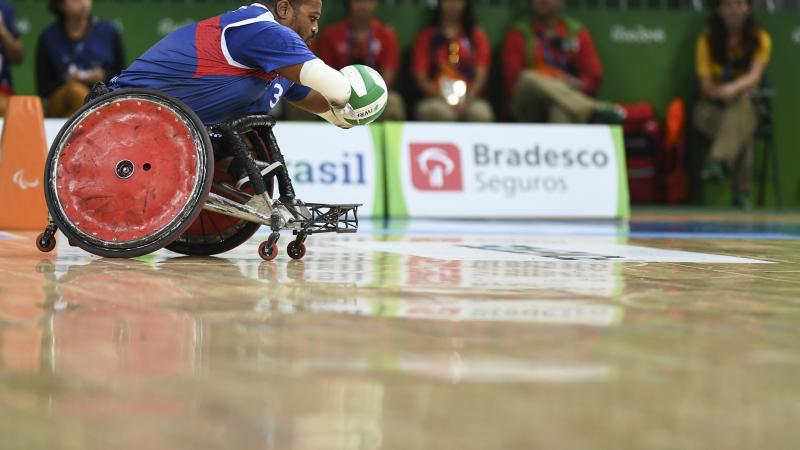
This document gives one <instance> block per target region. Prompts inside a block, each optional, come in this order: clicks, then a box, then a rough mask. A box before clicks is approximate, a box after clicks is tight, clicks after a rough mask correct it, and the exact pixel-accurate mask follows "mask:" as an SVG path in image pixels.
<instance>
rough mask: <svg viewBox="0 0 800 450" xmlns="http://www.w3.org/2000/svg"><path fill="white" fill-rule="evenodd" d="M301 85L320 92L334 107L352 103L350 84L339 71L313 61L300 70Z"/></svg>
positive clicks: (316, 60)
mask: <svg viewBox="0 0 800 450" xmlns="http://www.w3.org/2000/svg"><path fill="white" fill-rule="evenodd" d="M300 84H302V85H303V86H308V87H310V88H311V89H313V90H315V91H317V92H319V93H320V94H321V95H322V96H323V97H325V99H326V100H328V103H330V104H331V106H333V107H339V108H341V107H343V106H344V105H346V104H347V102H348V101H350V93H351V89H352V88H351V87H350V82H349V81H347V78H345V77H344V75H342V74H341V73H340V72H339V71H338V70H335V69H333V68H331V67H330V66H328V65H327V64H325V63H324V62H322V60H321V59H319V58H317V59H312V60H311V61H307V62H306V63H305V64H303V67H302V68H301V69H300Z"/></svg>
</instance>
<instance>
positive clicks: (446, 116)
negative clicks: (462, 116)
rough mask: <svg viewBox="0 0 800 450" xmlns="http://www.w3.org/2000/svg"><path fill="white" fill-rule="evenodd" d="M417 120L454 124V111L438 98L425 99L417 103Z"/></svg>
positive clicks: (455, 118)
mask: <svg viewBox="0 0 800 450" xmlns="http://www.w3.org/2000/svg"><path fill="white" fill-rule="evenodd" d="M416 112H417V114H416V117H417V120H420V121H423V122H455V121H456V120H458V116H457V115H456V111H455V109H453V107H452V106H450V105H448V104H447V103H446V102H445V101H444V100H443V99H440V98H434V97H430V98H426V99H424V100H420V102H419V103H417V111H416Z"/></svg>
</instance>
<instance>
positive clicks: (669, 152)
mask: <svg viewBox="0 0 800 450" xmlns="http://www.w3.org/2000/svg"><path fill="white" fill-rule="evenodd" d="M345 1H346V0H325V1H324V12H323V17H322V22H321V35H322V33H324V32H325V29H326V27H328V26H329V25H331V24H333V23H335V22H338V21H341V20H342V19H343V18H345V16H346V14H347V12H346V7H345ZM10 3H11V4H12V5H13V7H14V8H15V9H16V26H17V28H18V31H19V36H20V40H21V42H22V44H23V47H24V49H25V56H24V59H23V61H22V62H21V64H17V65H14V66H13V68H12V74H13V90H14V92H15V93H17V94H22V95H36V94H37V87H36V73H35V71H36V59H37V57H36V50H37V42H38V39H39V36H40V34H41V32H42V30H43V29H45V28H46V27H47V26H48V25H50V24H52V23H53V22H54V16H53V15H52V14H50V13H49V12H48V3H49V2H48V0H13V2H10ZM435 3H436V2H435V0H382V1H380V4H379V7H378V9H377V12H376V15H377V18H378V19H380V20H381V21H383V22H384V23H385V24H387V25H389V26H391V27H392V28H393V29H394V31H395V32H396V35H397V39H398V44H399V45H398V46H399V53H400V64H399V67H398V70H397V81H396V83H395V88H396V90H397V91H398V92H399V94H400V95H401V96H402V97H403V98H404V99H405V102H406V104H407V105H408V108H407V109H408V111H409V113H408V117H409V119H410V120H414V119H415V114H414V105H415V104H416V103H417V101H418V100H419V98H420V91H419V90H418V87H417V84H416V83H415V80H414V75H413V74H412V71H411V67H412V61H411V60H412V53H413V52H412V46H413V44H414V41H415V39H416V38H417V36H418V35H419V33H420V32H421V31H422V30H423V29H424V28H425V27H427V26H428V25H429V24H430V22H431V14H432V9H433V7H434V6H435ZM242 4H246V2H240V1H231V0H182V1H176V0H94V1H93V5H92V14H93V15H95V16H97V17H99V18H100V19H103V20H105V21H108V22H110V23H112V24H114V25H115V26H116V27H117V29H118V30H119V32H120V36H121V41H122V45H123V48H124V57H125V60H126V61H125V64H126V65H127V64H129V63H130V62H132V61H133V60H134V59H135V58H136V57H137V56H138V55H140V54H141V53H143V52H144V51H145V50H147V49H148V48H149V47H150V46H151V45H153V44H154V43H155V42H157V41H158V40H159V39H161V38H162V37H164V36H165V35H167V34H168V33H170V32H172V31H174V30H176V29H178V28H179V27H181V26H183V25H186V24H187V23H190V22H192V21H195V20H198V19H202V18H207V17H211V16H214V15H217V14H220V13H222V12H224V11H226V10H230V9H235V8H236V7H238V6H241V5H242ZM473 6H474V9H475V18H476V22H477V25H478V26H479V27H480V28H482V29H483V30H484V31H485V33H486V36H487V37H488V41H489V44H490V47H491V50H492V58H491V66H490V70H489V75H488V82H487V85H486V89H485V97H486V99H487V100H488V101H489V103H490V104H491V106H492V108H493V110H494V111H495V119H494V120H495V121H498V122H503V121H513V119H512V118H511V117H510V116H509V114H507V113H506V111H508V109H509V105H508V98H507V89H506V86H505V82H504V77H503V61H502V47H503V40H504V37H505V36H506V34H507V32H508V31H509V29H511V28H512V26H513V25H514V24H515V23H516V22H517V21H519V20H520V19H521V18H524V17H527V16H528V15H529V13H530V8H531V6H530V2H529V1H528V0H475V1H474V5H473ZM709 8H710V4H708V3H706V2H703V1H701V0H696V1H682V0H608V1H602V0H565V3H564V10H563V14H564V15H568V16H570V17H572V18H575V19H577V20H579V21H581V22H582V23H583V24H584V25H585V27H586V28H587V29H588V30H589V31H590V33H591V36H592V38H593V40H594V43H595V45H596V48H597V53H598V55H599V57H600V60H601V61H602V66H603V77H602V81H601V83H600V87H599V90H598V91H597V93H596V96H597V98H598V99H601V100H608V101H613V102H615V103H619V104H623V105H632V106H631V107H632V109H631V110H630V111H633V113H632V114H629V118H630V116H631V115H633V116H636V117H634V118H632V121H631V122H630V123H624V124H623V125H624V126H625V132H626V133H625V134H626V151H627V159H628V172H629V173H628V176H629V183H630V188H631V189H630V190H631V199H632V202H633V203H635V204H678V205H705V206H724V207H727V206H729V205H731V204H732V201H733V200H735V199H732V198H731V196H732V193H731V188H730V185H729V183H715V182H711V181H706V180H703V179H701V176H700V173H701V172H702V170H703V167H704V164H705V161H706V157H707V152H708V148H709V141H708V139H706V138H704V137H703V136H701V135H700V134H699V133H697V132H694V131H693V127H692V126H691V125H690V124H691V123H692V122H691V120H692V119H691V113H692V107H691V105H692V104H693V103H694V101H695V100H696V98H697V95H698V94H697V87H696V86H697V82H696V76H695V73H696V72H695V49H696V43H697V39H698V36H699V35H700V34H701V33H702V32H703V30H704V28H705V27H706V23H707V21H708V15H709ZM752 10H753V11H754V12H755V16H756V18H757V21H758V23H759V25H760V26H761V27H762V28H763V29H764V30H766V31H767V32H768V33H769V34H770V36H771V38H772V53H771V57H770V62H769V65H768V67H767V70H766V80H768V92H767V94H768V95H767V97H768V110H767V111H765V112H764V115H761V113H759V114H760V115H759V130H757V132H756V139H755V143H756V145H755V157H754V168H753V171H754V172H753V177H754V188H753V192H752V195H751V198H750V201H751V203H752V206H753V207H764V208H773V209H774V208H777V207H784V208H796V207H797V206H800V177H798V175H797V173H798V170H797V169H798V167H800V152H798V151H797V143H798V142H799V141H800V127H798V126H797V125H798V119H797V114H796V107H797V105H798V104H800V89H799V88H798V86H797V80H798V79H800V57H798V56H800V0H792V1H779V0H776V1H763V0H754V1H753V3H752ZM676 99H682V100H683V101H684V102H685V105H686V106H685V116H684V117H682V121H683V130H684V131H685V137H686V139H685V141H682V142H679V143H676V142H665V141H668V140H669V138H668V137H667V134H668V130H667V129H668V128H669V126H668V124H667V123H666V121H667V119H668V107H669V105H670V104H671V102H673V101H674V100H676ZM640 113H641V114H640ZM637 120H638V122H637ZM667 144H669V145H671V146H672V148H666V146H667ZM676 145H677V146H678V147H680V148H675V146H676ZM766 163H770V165H769V166H768V168H770V169H771V168H773V167H777V170H767V171H766V172H765V171H764V169H765V166H764V165H765V164H766ZM745 206H746V207H749V206H750V205H745Z"/></svg>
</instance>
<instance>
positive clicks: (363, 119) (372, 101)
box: [341, 64, 389, 125]
mask: <svg viewBox="0 0 800 450" xmlns="http://www.w3.org/2000/svg"><path fill="white" fill-rule="evenodd" d="M341 72H342V75H344V76H345V78H347V81H349V82H350V86H351V87H352V88H353V92H352V94H350V106H352V107H353V112H354V114H353V118H346V119H345V120H347V122H348V123H350V124H351V125H367V124H370V123H372V122H374V121H375V120H377V119H378V118H379V117H380V116H381V114H383V110H385V109H386V101H387V100H388V98H389V90H388V89H387V88H386V82H385V81H383V77H382V76H381V74H379V73H378V72H377V71H376V70H375V69H373V68H371V67H367V66H363V65H361V64H354V65H352V66H347V67H345V68H343V69H342V70H341Z"/></svg>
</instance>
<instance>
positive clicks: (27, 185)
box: [11, 170, 39, 191]
mask: <svg viewBox="0 0 800 450" xmlns="http://www.w3.org/2000/svg"><path fill="white" fill-rule="evenodd" d="M11 181H13V182H14V184H16V185H17V186H19V188H20V189H22V190H23V191H24V190H26V189H34V188H37V187H39V180H38V179H34V180H33V181H26V180H25V170H18V171H16V172H15V173H14V176H13V177H12V178H11Z"/></svg>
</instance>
